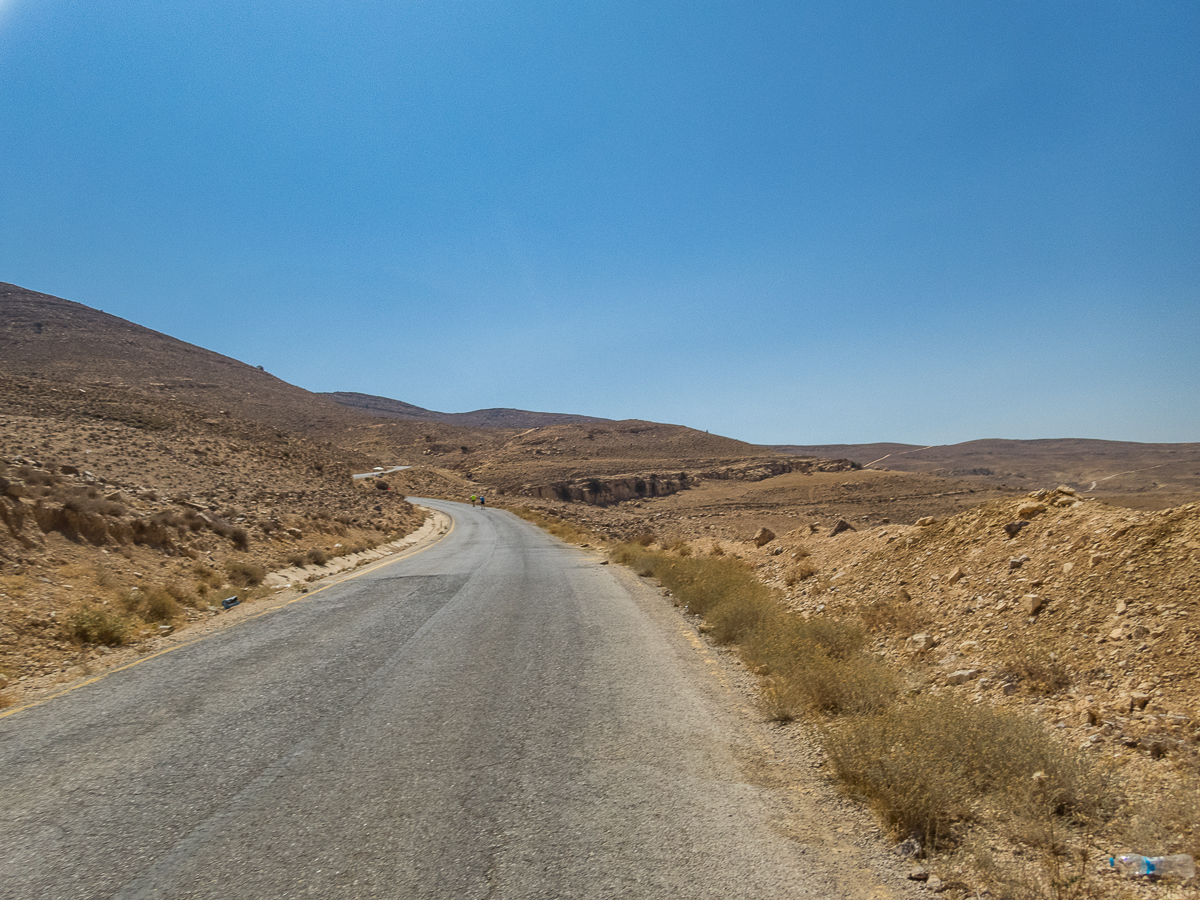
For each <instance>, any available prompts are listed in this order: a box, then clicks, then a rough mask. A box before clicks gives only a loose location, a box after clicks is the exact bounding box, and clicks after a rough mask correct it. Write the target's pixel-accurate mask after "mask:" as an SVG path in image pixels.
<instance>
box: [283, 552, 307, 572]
mask: <svg viewBox="0 0 1200 900" xmlns="http://www.w3.org/2000/svg"><path fill="white" fill-rule="evenodd" d="M285 562H287V564H288V565H289V566H295V567H296V568H297V569H302V568H304V567H305V566H306V565H308V557H307V556H305V555H304V554H303V553H292V554H291V555H289V556H288V557H287V559H286V560H285Z"/></svg>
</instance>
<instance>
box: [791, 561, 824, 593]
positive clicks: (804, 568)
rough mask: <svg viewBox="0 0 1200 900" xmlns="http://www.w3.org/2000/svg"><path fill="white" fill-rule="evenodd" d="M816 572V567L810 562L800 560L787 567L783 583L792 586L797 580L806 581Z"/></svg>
mask: <svg viewBox="0 0 1200 900" xmlns="http://www.w3.org/2000/svg"><path fill="white" fill-rule="evenodd" d="M816 574H817V567H816V566H814V565H813V564H812V563H808V562H802V563H799V564H797V565H794V566H792V567H791V568H790V569H788V573H787V575H785V576H784V578H783V583H784V584H786V585H787V586H788V587H794V586H795V585H796V583H797V582H800V581H807V580H808V579H809V578H812V577H813V576H814V575H816Z"/></svg>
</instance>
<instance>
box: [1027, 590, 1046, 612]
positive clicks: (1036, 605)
mask: <svg viewBox="0 0 1200 900" xmlns="http://www.w3.org/2000/svg"><path fill="white" fill-rule="evenodd" d="M1023 599H1024V602H1025V611H1026V612H1027V613H1028V614H1029V615H1031V616H1036V615H1037V614H1038V613H1040V612H1041V611H1042V610H1043V609H1045V608H1046V600H1045V598H1044V597H1041V596H1039V595H1038V594H1026V595H1025V597H1024V598H1023Z"/></svg>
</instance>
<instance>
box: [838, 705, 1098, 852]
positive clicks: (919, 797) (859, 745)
mask: <svg viewBox="0 0 1200 900" xmlns="http://www.w3.org/2000/svg"><path fill="white" fill-rule="evenodd" d="M823 746H824V749H825V753H826V756H827V758H828V759H829V761H830V764H831V766H832V767H833V769H834V771H835V772H836V773H837V775H838V777H839V778H841V779H842V781H844V782H845V783H846V784H847V785H848V786H850V788H851V789H852V790H854V791H855V792H857V793H858V794H860V795H861V796H863V797H864V798H866V799H867V800H868V802H870V803H871V805H872V806H873V807H874V808H875V809H876V810H877V811H878V812H879V814H880V816H881V817H882V818H883V820H884V822H886V823H887V824H888V826H889V827H890V829H891V830H892V833H893V835H894V836H896V837H897V838H905V837H910V836H915V837H917V838H918V839H919V840H920V841H921V842H922V844H923V845H924V846H926V847H928V848H929V849H946V848H948V847H952V846H954V845H956V844H957V843H958V842H959V840H960V839H961V836H962V835H961V833H960V831H959V830H958V827H959V826H960V825H962V824H964V823H966V822H969V821H972V820H974V819H977V818H979V817H980V816H984V815H991V816H993V817H995V818H997V819H999V820H1000V821H1002V822H1004V823H1007V827H1008V829H1009V831H1010V832H1011V833H1015V834H1017V835H1018V836H1019V837H1020V840H1021V841H1022V842H1024V843H1035V844H1037V843H1039V842H1042V841H1044V838H1045V828H1046V825H1047V822H1048V821H1049V820H1051V819H1053V818H1061V819H1062V820H1063V823H1064V826H1065V825H1066V824H1067V823H1068V822H1074V823H1076V824H1089V823H1090V824H1095V823H1097V822H1098V821H1100V820H1101V819H1102V818H1103V817H1105V816H1106V815H1107V814H1109V813H1111V811H1112V810H1113V808H1114V805H1115V798H1114V797H1113V796H1112V795H1111V794H1110V793H1109V792H1108V790H1107V789H1106V786H1105V782H1104V780H1103V779H1102V778H1101V777H1100V776H1099V775H1098V774H1097V773H1096V772H1095V771H1094V770H1093V769H1091V768H1090V767H1089V766H1087V765H1086V764H1085V763H1084V762H1083V761H1082V759H1081V757H1080V756H1079V755H1078V754H1075V753H1072V752H1070V751H1069V750H1067V749H1066V748H1065V747H1063V746H1061V745H1060V744H1058V743H1057V742H1055V741H1054V740H1053V739H1052V738H1051V736H1050V734H1049V732H1048V731H1047V730H1046V728H1045V727H1044V726H1043V725H1041V724H1040V723H1037V722H1033V721H1032V720H1029V719H1026V718H1023V717H1021V716H1019V715H1017V714H1016V713H1013V712H1011V711H1009V710H1005V709H998V708H995V707H992V706H989V705H986V704H972V703H964V702H962V701H961V700H957V699H955V698H951V697H921V698H917V699H914V700H911V701H908V702H905V703H898V704H894V705H891V706H889V707H887V708H886V709H883V710H881V711H879V712H878V713H877V714H876V715H870V716H852V717H846V718H844V719H841V720H839V721H838V722H836V723H835V724H832V725H830V726H829V727H828V728H827V729H826V730H825V731H824V740H823Z"/></svg>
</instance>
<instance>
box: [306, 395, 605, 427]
mask: <svg viewBox="0 0 1200 900" xmlns="http://www.w3.org/2000/svg"><path fill="white" fill-rule="evenodd" d="M317 396H319V397H326V398H328V399H330V400H332V401H334V402H335V403H339V404H341V405H342V406H345V407H348V408H350V409H354V410H358V411H360V412H365V413H370V414H371V415H374V416H384V417H386V418H389V419H412V420H417V421H421V422H441V423H443V424H445V425H458V426H462V427H465V428H546V427H548V426H550V425H600V424H604V423H609V422H612V421H613V420H612V419H600V418H596V417H595V416H576V415H571V414H569V413H547V412H531V411H529V410H526V409H477V410H474V411H473V412H465V413H444V412H436V411H435V410H432V409H423V408H421V407H420V406H414V405H413V404H411V403H405V402H404V401H402V400H392V399H389V398H388V397H376V396H374V395H373V394H359V393H356V392H354V391H332V392H328V393H322V394H318V395H317Z"/></svg>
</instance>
